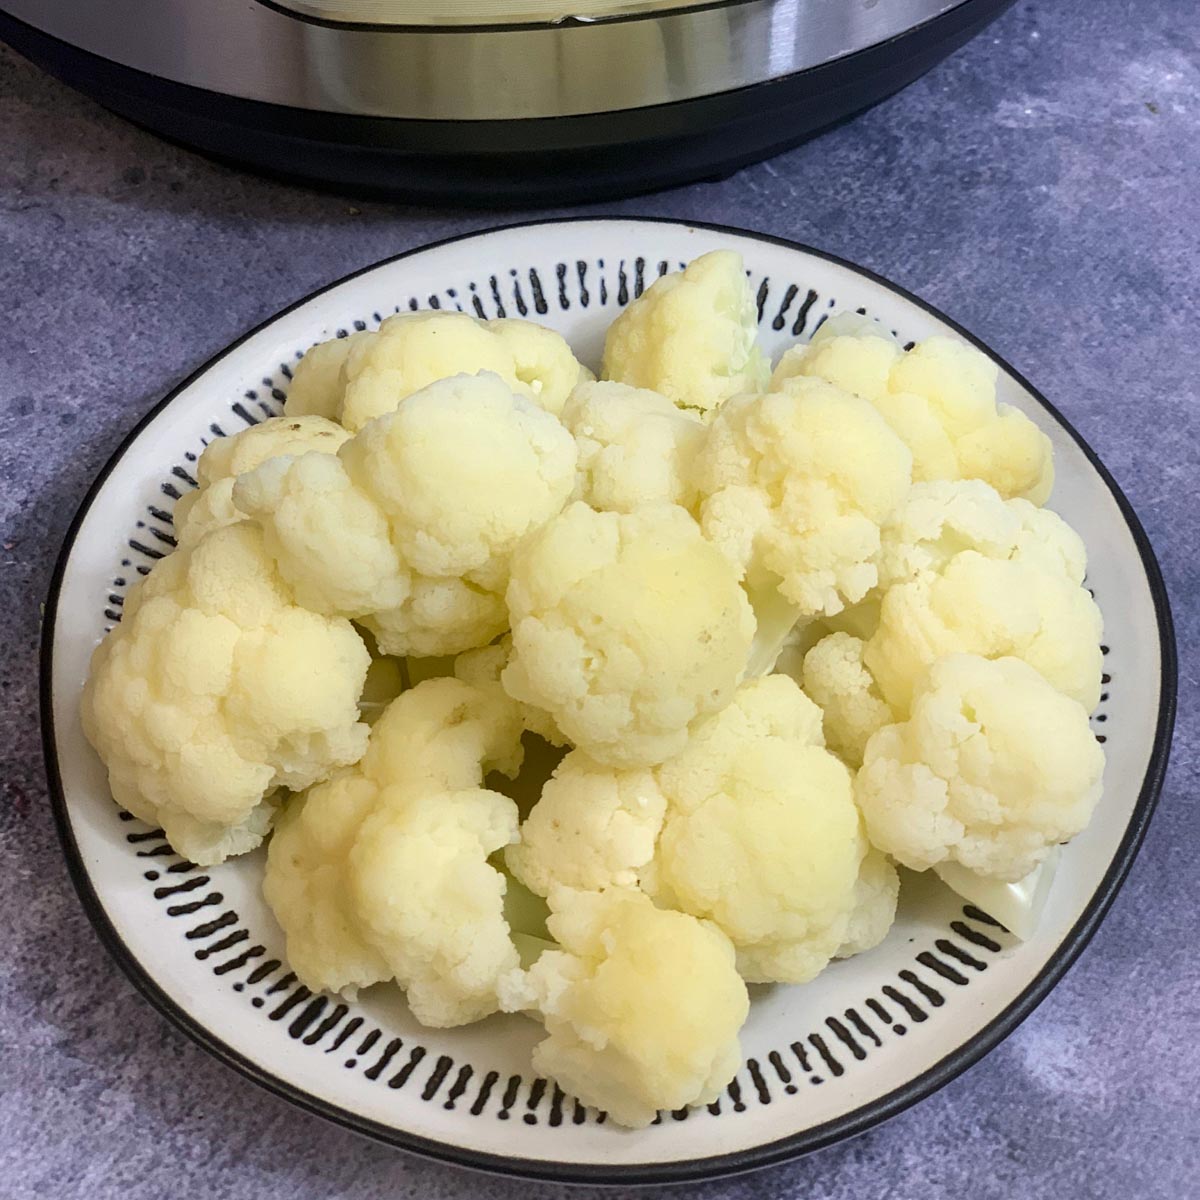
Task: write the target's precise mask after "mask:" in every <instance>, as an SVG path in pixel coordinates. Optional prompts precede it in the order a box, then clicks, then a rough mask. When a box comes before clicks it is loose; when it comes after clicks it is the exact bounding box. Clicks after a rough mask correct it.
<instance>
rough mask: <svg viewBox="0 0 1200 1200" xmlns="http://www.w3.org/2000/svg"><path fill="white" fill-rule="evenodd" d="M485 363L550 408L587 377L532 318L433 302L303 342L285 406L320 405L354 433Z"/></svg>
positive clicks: (289, 409) (291, 409) (293, 409)
mask: <svg viewBox="0 0 1200 1200" xmlns="http://www.w3.org/2000/svg"><path fill="white" fill-rule="evenodd" d="M310 362H311V367H306V364H308V363H310ZM484 371H486V372H489V373H491V374H493V375H497V376H499V377H500V379H502V380H503V381H504V383H505V385H506V386H507V387H508V388H509V390H510V391H512V392H514V393H516V394H517V395H520V396H523V397H524V398H525V399H527V400H529V401H531V402H532V403H534V404H537V405H539V406H540V407H541V408H543V409H545V410H546V411H547V412H549V413H552V414H555V415H557V414H558V413H559V412H561V411H562V406H563V403H564V401H565V400H566V398H567V395H568V393H569V392H570V391H571V389H572V388H573V387H574V386H575V385H576V384H577V383H581V382H583V381H584V380H585V379H590V378H591V375H590V373H589V372H588V371H587V369H586V368H584V367H582V366H580V364H579V363H578V362H577V361H576V359H575V356H574V355H573V354H572V353H571V348H570V347H569V346H568V345H567V343H566V342H565V341H564V340H563V339H562V338H561V337H560V336H559V335H558V334H557V333H555V332H553V330H550V329H546V328H544V327H543V326H541V325H535V324H534V323H533V322H531V321H517V320H498V321H482V320H478V319H477V318H475V317H471V316H468V315H467V314H465V313H460V312H443V311H440V310H438V311H428V312H426V311H421V312H413V313H402V314H400V315H398V316H394V317H388V319H387V320H386V321H384V322H383V324H382V325H380V327H379V329H378V331H377V332H374V333H359V334H355V335H353V336H352V337H349V338H342V339H340V340H338V341H334V342H325V343H322V344H321V345H320V346H314V347H313V348H312V349H311V350H309V351H308V353H307V354H306V355H305V356H304V358H303V359H301V361H300V365H299V367H298V368H297V369H296V376H295V379H294V380H293V381H292V386H291V390H290V391H289V393H288V399H287V404H286V405H285V408H284V412H285V413H287V415H288V416H292V415H295V414H297V413H302V412H304V413H307V412H316V413H320V414H321V415H322V416H326V417H330V418H332V419H334V420H337V421H339V422H340V423H341V424H342V425H344V426H345V427H346V428H347V429H349V430H350V431H351V432H352V433H357V432H358V431H359V430H360V429H362V428H363V426H364V425H366V424H367V422H368V421H371V420H373V419H374V418H376V417H380V416H383V415H384V414H385V413H390V412H394V411H395V410H396V408H397V406H398V405H399V404H400V402H401V401H402V400H404V399H405V397H407V396H410V395H412V394H413V393H414V392H419V391H421V390H422V389H423V388H426V387H428V386H429V385H430V384H431V383H436V382H437V381H438V380H441V379H448V378H450V377H451V376H454V375H460V374H472V375H473V374H477V373H479V372H484Z"/></svg>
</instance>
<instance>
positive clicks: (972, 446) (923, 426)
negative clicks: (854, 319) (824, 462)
mask: <svg viewBox="0 0 1200 1200" xmlns="http://www.w3.org/2000/svg"><path fill="white" fill-rule="evenodd" d="M802 377H817V378H820V379H825V380H828V381H829V382H830V383H834V384H837V385H838V386H839V387H842V388H845V389H846V390H847V391H851V392H853V393H854V394H855V395H858V396H861V397H862V398H863V399H865V400H869V401H870V402H871V403H872V404H873V405H874V406H875V407H876V409H878V411H879V412H880V413H881V414H882V416H883V417H884V419H885V420H886V421H887V422H888V424H889V425H891V427H892V428H893V429H894V430H895V431H896V432H897V433H898V434H899V435H900V437H901V438H903V439H904V442H905V444H906V445H907V446H908V448H909V449H910V450H911V451H912V455H913V479H914V480H916V481H917V482H926V481H929V480H937V479H983V480H985V481H986V482H987V483H990V484H991V485H992V486H993V487H994V488H995V489H996V490H997V491H998V492H1000V494H1001V495H1002V496H1004V497H1005V498H1006V499H1008V498H1012V497H1017V496H1022V497H1025V498H1026V499H1028V500H1031V501H1033V503H1035V504H1044V503H1045V502H1046V499H1047V498H1048V497H1049V495H1050V490H1051V488H1052V487H1053V484H1054V456H1053V448H1052V447H1051V444H1050V439H1049V438H1048V437H1047V436H1046V435H1045V434H1044V433H1043V432H1042V431H1041V430H1040V429H1038V427H1037V426H1036V425H1035V424H1034V423H1033V422H1032V421H1031V420H1030V419H1029V418H1028V417H1027V416H1025V415H1024V413H1022V412H1020V411H1019V410H1017V409H1015V408H1013V407H1012V406H1010V405H1007V404H997V403H996V378H997V370H996V365H995V364H994V363H993V362H992V360H991V359H989V358H988V357H987V356H986V355H984V354H982V353H981V352H980V351H978V350H976V349H975V348H974V347H972V346H968V345H967V344H966V343H965V342H961V341H959V340H957V339H956V338H951V337H943V336H940V335H938V336H934V337H930V338H927V339H926V340H925V341H923V342H921V343H920V344H919V345H917V346H914V347H913V349H912V350H909V351H907V352H904V351H902V350H901V349H900V347H899V346H898V345H897V344H896V343H895V342H894V341H893V340H892V339H891V338H889V337H888V336H887V335H886V333H885V331H883V330H882V329H879V328H876V329H871V328H870V327H863V328H859V329H849V328H846V327H844V326H842V325H836V324H834V322H832V321H831V322H827V323H826V325H825V326H822V327H821V328H820V329H818V330H817V333H816V334H815V335H814V336H813V339H812V341H811V342H810V343H808V344H807V345H797V346H793V347H792V348H791V349H790V350H789V351H788V352H787V353H786V354H785V355H784V356H783V358H782V359H781V360H780V362H779V365H778V366H777V367H776V368H775V372H774V374H773V375H772V377H771V385H770V386H771V390H772V391H778V390H783V389H786V388H787V387H788V386H789V381H791V380H794V379H796V378H802Z"/></svg>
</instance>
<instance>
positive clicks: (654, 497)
mask: <svg viewBox="0 0 1200 1200" xmlns="http://www.w3.org/2000/svg"><path fill="white" fill-rule="evenodd" d="M562 422H563V424H564V425H565V426H566V427H567V429H568V430H570V432H571V433H572V434H573V435H574V437H575V444H576V446H577V447H578V448H579V473H578V482H577V484H576V487H575V499H577V500H582V501H584V502H585V503H586V504H589V505H591V507H592V508H596V509H604V510H607V511H610V512H633V511H634V510H635V509H638V508H641V507H642V506H643V505H646V504H655V503H663V504H678V505H680V506H681V507H683V508H687V509H692V508H694V507H695V504H696V480H695V471H694V464H695V459H696V455H697V453H698V452H699V450H700V447H701V445H702V443H703V441H704V425H703V423H702V422H701V421H700V419H699V417H697V416H695V415H694V414H693V413H690V412H686V411H684V410H683V409H679V408H676V406H675V405H674V404H672V403H671V401H670V400H668V399H667V398H666V397H665V396H661V395H659V394H658V393H657V392H651V391H647V390H646V389H644V388H632V387H627V386H626V385H625V384H623V383H583V384H580V385H579V387H577V388H576V389H575V390H574V391H573V392H572V393H571V395H570V397H569V398H568V400H567V404H566V407H565V408H564V409H563V413H562Z"/></svg>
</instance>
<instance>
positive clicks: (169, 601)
mask: <svg viewBox="0 0 1200 1200" xmlns="http://www.w3.org/2000/svg"><path fill="white" fill-rule="evenodd" d="M369 661H370V656H369V655H368V653H367V648H366V647H365V646H364V645H363V642H362V639H361V638H360V637H359V636H358V634H357V633H355V631H354V629H353V627H352V626H351V625H350V623H349V622H348V621H343V620H337V619H331V618H329V617H322V616H318V615H317V614H315V613H311V612H307V611H305V610H304V609H302V608H299V607H298V606H297V605H296V603H295V601H294V599H293V597H292V595H291V593H290V592H289V590H288V588H287V587H286V585H285V584H284V582H283V580H282V579H280V577H279V575H278V573H277V572H276V571H275V568H274V565H273V564H272V562H271V560H270V557H269V556H268V555H267V554H266V552H265V549H264V547H263V541H262V535H261V534H260V532H259V531H258V530H257V529H255V528H254V526H253V525H251V524H249V523H246V522H243V523H241V524H237V525H230V526H227V527H225V528H222V529H217V530H215V531H213V532H212V533H210V534H208V535H207V536H206V537H203V538H201V539H200V540H198V541H197V542H196V543H195V544H193V545H190V546H187V547H184V548H181V549H179V550H177V551H175V553H173V554H171V555H168V556H167V557H166V558H164V559H162V560H161V561H160V562H159V563H158V564H157V565H156V566H155V568H154V570H153V571H151V573H150V574H149V575H148V576H147V577H146V578H145V580H143V581H142V582H141V583H140V584H138V585H137V586H136V587H134V588H133V589H132V590H131V591H130V593H129V595H128V596H127V597H126V600H125V608H124V615H123V617H122V619H121V623H120V624H119V625H118V626H116V628H115V629H113V630H112V632H111V633H109V635H108V636H107V637H106V638H105V639H104V641H103V642H101V643H100V645H99V646H98V647H97V648H96V651H95V654H94V655H93V656H92V665H91V672H90V674H89V676H88V681H87V686H86V687H85V688H84V693H83V702H82V714H81V715H82V718H83V728H84V732H85V733H86V734H87V737H88V740H89V741H90V742H91V743H92V745H93V746H94V747H95V748H96V751H97V753H98V754H99V755H100V758H101V759H102V760H103V762H104V765H105V766H106V767H107V769H108V778H109V783H110V786H111V788H112V794H113V799H114V800H116V802H117V803H118V804H120V805H122V806H123V807H124V808H126V809H128V810H129V811H130V812H131V813H133V814H134V815H135V816H137V817H140V818H141V819H142V820H144V821H147V822H149V823H151V824H157V825H159V826H161V827H162V830H163V832H164V834H165V835H166V837H167V840H168V841H169V842H170V843H171V845H172V846H173V847H174V848H175V850H176V851H177V852H178V853H179V854H182V855H183V856H184V857H186V858H190V859H191V860H192V861H193V862H196V863H199V864H201V865H203V866H208V865H210V864H213V863H218V862H221V861H223V860H224V859H225V858H226V857H228V856H229V855H231V854H241V853H244V852H245V851H247V850H252V849H253V848H254V847H255V846H257V845H258V844H259V842H261V841H262V839H263V837H264V836H265V834H266V832H267V830H268V828H269V827H270V821H271V816H272V812H273V806H272V803H271V800H270V799H269V798H270V796H271V793H272V792H274V791H275V790H276V789H278V788H292V789H296V790H298V789H301V788H305V787H308V786H309V785H310V784H312V783H314V782H316V781H317V780H320V779H324V778H326V777H327V776H329V775H330V774H332V773H333V772H334V771H335V770H336V769H337V768H338V767H341V766H343V765H345V764H347V763H351V762H354V761H356V760H357V759H358V758H359V757H360V756H361V755H362V752H363V748H364V747H365V745H366V740H367V727H366V725H364V724H362V723H360V722H359V719H358V697H359V693H360V692H361V691H362V687H363V681H364V679H365V678H366V674H367V666H368V663H369Z"/></svg>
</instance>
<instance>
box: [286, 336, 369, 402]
mask: <svg viewBox="0 0 1200 1200" xmlns="http://www.w3.org/2000/svg"><path fill="white" fill-rule="evenodd" d="M374 336H375V335H374V334H373V333H366V332H360V333H351V334H349V335H348V336H346V337H344V338H339V337H335V338H330V339H329V341H327V342H317V344H316V345H315V346H310V347H309V348H308V350H307V351H306V352H305V354H304V357H303V358H302V359H301V360H300V361H299V362H298V363H297V364H296V367H295V370H294V371H293V373H292V382H291V385H290V386H289V387H288V392H287V399H286V400H285V401H284V405H283V412H284V415H285V416H288V417H300V416H308V415H310V414H311V415H313V416H319V417H325V418H327V419H328V420H330V421H336V420H337V419H338V417H339V416H340V415H341V410H342V394H343V392H344V391H345V388H346V384H345V380H344V378H343V376H342V369H343V368H344V367H345V365H346V359H347V357H348V356H349V354H350V351H351V350H352V349H353V348H354V347H355V346H357V345H359V344H360V343H362V342H365V341H369V340H370V339H371V338H373V337H374Z"/></svg>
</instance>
